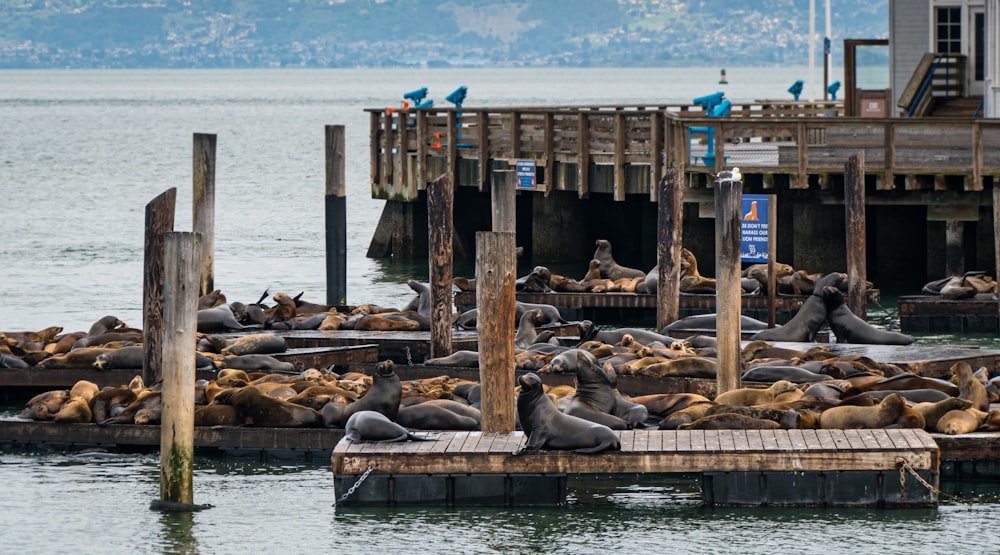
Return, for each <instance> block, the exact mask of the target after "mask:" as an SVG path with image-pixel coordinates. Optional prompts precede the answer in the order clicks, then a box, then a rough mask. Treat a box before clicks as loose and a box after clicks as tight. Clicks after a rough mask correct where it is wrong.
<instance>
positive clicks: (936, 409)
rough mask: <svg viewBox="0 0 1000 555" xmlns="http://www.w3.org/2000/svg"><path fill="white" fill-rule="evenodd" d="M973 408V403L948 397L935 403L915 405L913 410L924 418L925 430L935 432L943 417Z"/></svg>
mask: <svg viewBox="0 0 1000 555" xmlns="http://www.w3.org/2000/svg"><path fill="white" fill-rule="evenodd" d="M971 406H972V403H970V402H969V401H966V400H965V399H959V398H958V397H948V398H947V399H942V400H940V401H937V402H934V403H917V404H915V405H913V410H915V411H917V412H919V413H920V415H921V416H923V417H924V429H925V430H927V431H928V432H933V431H935V430H936V429H937V423H938V420H940V419H941V417H942V416H944V415H945V414H947V413H948V412H950V411H953V410H965V409H967V408H969V407H971Z"/></svg>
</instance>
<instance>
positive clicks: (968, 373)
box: [951, 362, 990, 411]
mask: <svg viewBox="0 0 1000 555" xmlns="http://www.w3.org/2000/svg"><path fill="white" fill-rule="evenodd" d="M951 373H952V378H951V381H952V383H957V384H958V397H959V399H965V400H966V401H969V402H970V403H972V408H974V409H977V410H981V411H989V410H990V395H989V393H987V392H986V386H985V385H983V382H981V381H979V378H977V377H976V376H975V374H974V373H973V372H972V366H969V363H968V362H956V363H955V364H952V365H951Z"/></svg>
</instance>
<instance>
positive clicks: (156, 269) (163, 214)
mask: <svg viewBox="0 0 1000 555" xmlns="http://www.w3.org/2000/svg"><path fill="white" fill-rule="evenodd" d="M176 199H177V189H176V188H174V187H171V188H169V189H167V190H166V191H164V192H163V193H161V194H160V195H159V196H158V197H156V198H154V199H153V200H151V201H150V202H149V204H147V205H146V237H145V244H144V246H143V263H142V345H143V348H144V351H143V357H142V380H143V381H144V382H145V383H147V384H149V385H152V384H154V383H156V382H158V381H160V378H161V376H162V374H161V372H162V368H163V364H162V361H163V356H162V354H163V275H164V253H163V248H164V247H163V241H164V237H165V236H166V234H167V233H168V232H170V231H173V230H174V211H175V208H176V204H177V203H176Z"/></svg>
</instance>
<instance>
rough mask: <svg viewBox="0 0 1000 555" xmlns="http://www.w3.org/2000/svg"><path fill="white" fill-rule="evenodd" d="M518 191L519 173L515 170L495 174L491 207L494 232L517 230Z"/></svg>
mask: <svg viewBox="0 0 1000 555" xmlns="http://www.w3.org/2000/svg"><path fill="white" fill-rule="evenodd" d="M516 189H517V172H515V171H513V170H502V171H494V172H493V186H492V187H490V206H491V208H492V211H493V228H492V229H493V231H515V230H516V226H517V211H516V200H515V195H514V193H515V191H516ZM515 242H516V239H515Z"/></svg>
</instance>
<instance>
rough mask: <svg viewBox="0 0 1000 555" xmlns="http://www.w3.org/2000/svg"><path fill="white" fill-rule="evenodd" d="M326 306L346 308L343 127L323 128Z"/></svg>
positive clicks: (345, 202) (345, 213)
mask: <svg viewBox="0 0 1000 555" xmlns="http://www.w3.org/2000/svg"><path fill="white" fill-rule="evenodd" d="M326 304H332V305H346V304H347V195H346V178H345V173H344V126H343V125H327V126H326Z"/></svg>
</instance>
